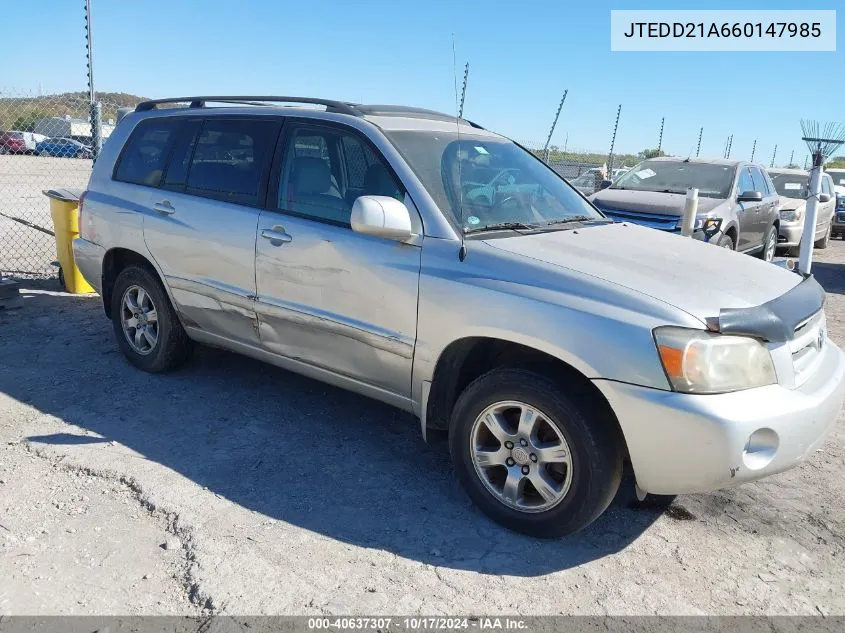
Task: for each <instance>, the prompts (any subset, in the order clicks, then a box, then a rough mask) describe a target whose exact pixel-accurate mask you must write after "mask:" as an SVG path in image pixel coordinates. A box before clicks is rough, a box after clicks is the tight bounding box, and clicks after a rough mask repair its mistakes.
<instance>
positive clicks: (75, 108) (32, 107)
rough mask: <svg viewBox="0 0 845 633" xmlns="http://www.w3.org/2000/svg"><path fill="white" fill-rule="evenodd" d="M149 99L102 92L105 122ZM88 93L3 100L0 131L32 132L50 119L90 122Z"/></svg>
mask: <svg viewBox="0 0 845 633" xmlns="http://www.w3.org/2000/svg"><path fill="white" fill-rule="evenodd" d="M145 99H146V97H139V96H137V95H133V94H128V93H125V92H98V93H97V100H98V101H100V103H102V107H103V121H108V120H109V119H116V118H117V109H118V108H122V107H127V106H134V105H135V104H137V103H138V102H139V101H144V100H145ZM88 109H89V104H88V93H87V92H64V93H62V94H54V95H40V96H36V97H3V98H0V130H21V131H24V132H30V131H32V129H33V127H34V126H35V123H36V122H37V121H39V120H40V119H44V118H47V117H64V116H70V117H73V118H77V119H88V114H89V112H88Z"/></svg>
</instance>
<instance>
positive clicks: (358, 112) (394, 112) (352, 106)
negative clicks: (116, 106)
mask: <svg viewBox="0 0 845 633" xmlns="http://www.w3.org/2000/svg"><path fill="white" fill-rule="evenodd" d="M168 103H188V104H189V105H188V107H189V108H205V107H206V103H228V104H234V105H252V106H266V105H269V104H270V103H306V104H313V105H322V106H326V112H336V113H339V114H349V115H352V116H357V117H362V116H367V115H370V116H375V115H382V116H409V117H414V116H416V117H419V118H424V119H439V120H443V121H454V120H455V117H454V116H453V115H451V114H444V113H442V112H436V111H434V110H427V109H425V108H415V107H410V106H397V105H363V104H358V103H347V102H344V101H334V100H332V99H315V98H311V97H280V96H269V97H267V96H258V97H256V96H240V97H234V96H198V97H173V98H170V99H152V100H150V101H142V102H141V103H139V104H138V105H137V106H135V112H146V111H149V110H155V109H156V108H157V107H158V106H159V105H164V104H168ZM461 120H462V121H463V122H464V123H466V124H468V125H471V126H472V127H475V128H478V129H480V130H483V129H484V128H483V127H481V126H480V125H478V124H477V123H473V122H472V121H468V120H466V119H461Z"/></svg>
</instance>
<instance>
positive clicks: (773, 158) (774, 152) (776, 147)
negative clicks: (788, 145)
mask: <svg viewBox="0 0 845 633" xmlns="http://www.w3.org/2000/svg"><path fill="white" fill-rule="evenodd" d="M777 155H778V146H777V145H775V151H773V152H772V164H771V165H769V167H774V166H775V156H777Z"/></svg>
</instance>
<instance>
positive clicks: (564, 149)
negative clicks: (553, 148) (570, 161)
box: [563, 132, 569, 154]
mask: <svg viewBox="0 0 845 633" xmlns="http://www.w3.org/2000/svg"><path fill="white" fill-rule="evenodd" d="M567 145H569V132H567V133H566V138H565V139H563V153H564V154H566V147H567Z"/></svg>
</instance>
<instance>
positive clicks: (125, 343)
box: [111, 266, 193, 373]
mask: <svg viewBox="0 0 845 633" xmlns="http://www.w3.org/2000/svg"><path fill="white" fill-rule="evenodd" d="M111 300H112V304H111V317H112V324H113V326H114V333H115V336H116V337H117V344H118V346H119V347H120V349H121V351H122V352H123V354H124V355H125V356H126V358H127V359H128V360H129V362H130V363H132V364H133V365H135V366H136V367H138V368H139V369H143V370H144V371H148V372H151V373H157V372H163V371H168V370H170V369H175V368H176V367H178V366H179V365H182V364H183V363H184V362H185V361H186V360H187V359H188V356H189V355H190V353H191V350H192V348H193V344H192V341H191V340H190V339H189V338H188V335H187V334H186V333H185V329H184V328H183V327H182V323H181V322H180V321H179V317H178V316H177V314H176V311H175V310H174V309H173V306H172V305H171V304H170V299H169V298H168V296H167V293H166V292H165V291H164V288H163V287H162V285H161V282H159V280H158V278H156V276H155V275H153V274H152V273H151V272H150V271H149V270H147V269H146V268H142V267H140V266H129V267H127V268H124V269H123V270H122V271H121V272H120V274H119V275H118V276H117V279H116V280H115V284H114V289H113V290H112V299H111Z"/></svg>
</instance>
